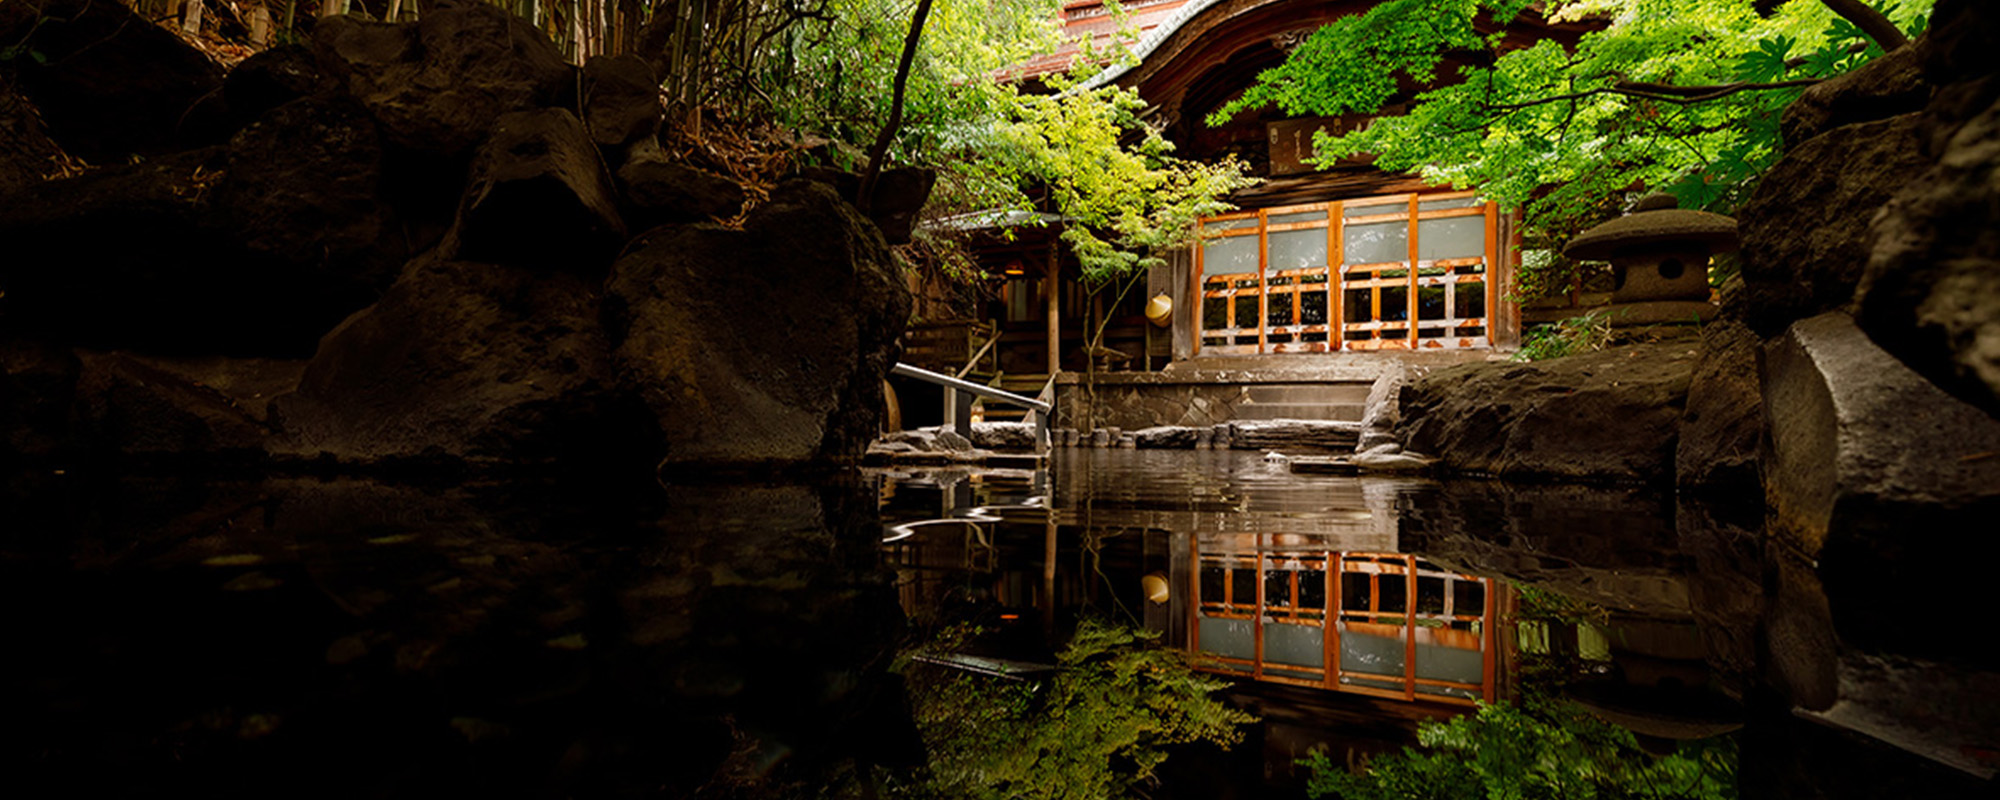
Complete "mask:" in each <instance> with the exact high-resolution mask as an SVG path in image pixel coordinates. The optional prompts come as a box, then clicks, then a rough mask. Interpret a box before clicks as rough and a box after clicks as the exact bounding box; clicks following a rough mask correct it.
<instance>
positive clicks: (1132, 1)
mask: <svg viewBox="0 0 2000 800" xmlns="http://www.w3.org/2000/svg"><path fill="white" fill-rule="evenodd" d="M1215 2H1217V0H1129V2H1126V3H1124V8H1125V14H1126V18H1127V20H1128V22H1129V24H1130V25H1131V27H1132V29H1133V31H1134V32H1135V33H1137V34H1138V35H1139V37H1140V39H1139V42H1138V45H1137V46H1136V48H1135V51H1136V52H1137V53H1138V54H1139V55H1140V57H1141V58H1143V57H1145V54H1146V53H1147V52H1150V51H1151V49H1152V45H1155V44H1157V42H1158V41H1159V40H1160V39H1164V38H1165V36H1166V34H1169V33H1172V32H1173V30H1174V29H1175V28H1177V27H1179V26H1180V25H1181V24H1182V23H1184V22H1186V21H1187V20H1188V19H1189V18H1191V17H1193V16H1194V14H1193V13H1192V12H1198V11H1200V10H1201V9H1203V8H1207V7H1208V6H1210V5H1213V4H1214V3H1215ZM1182 12H1190V13H1182ZM1062 14H1063V30H1062V37H1063V44H1062V46H1061V47H1060V48H1058V49H1057V50H1056V51H1055V52H1054V53H1050V54H1048V55H1045V56H1041V57H1039V58H1034V59H1030V60H1029V61H1027V62H1026V63H1023V64H1020V65H1018V66H1016V67H1014V68H1012V69H1009V70H1007V71H1006V72H1005V73H1004V74H1003V75H1002V76H1001V77H1002V78H1003V79H1007V80H1023V79H1027V78H1038V77H1041V76H1044V75H1050V74H1054V73H1057V72H1062V71H1063V70H1066V69H1069V67H1070V64H1071V62H1073V61H1075V60H1076V57H1077V54H1078V53H1080V52H1081V51H1082V47H1081V46H1080V44H1079V43H1080V42H1082V41H1083V40H1084V39H1085V38H1089V39H1091V40H1093V44H1095V45H1097V46H1098V47H1099V48H1100V49H1108V47H1109V46H1110V45H1111V43H1112V41H1113V38H1114V37H1115V36H1116V35H1117V33H1118V30H1119V23H1118V20H1116V19H1115V18H1113V17H1112V16H1111V10H1110V9H1108V8H1106V7H1105V5H1104V3H1103V0H1076V2H1070V3H1065V4H1064V5H1063V10H1062ZM1122 71H1123V70H1116V72H1122ZM1114 77H1115V76H1114ZM1103 80H1108V79H1107V78H1105V77H1104V76H1103V75H1102V74H1100V75H1099V76H1098V77H1097V78H1094V79H1092V81H1091V82H1092V83H1093V84H1096V83H1099V82H1101V81H1103Z"/></svg>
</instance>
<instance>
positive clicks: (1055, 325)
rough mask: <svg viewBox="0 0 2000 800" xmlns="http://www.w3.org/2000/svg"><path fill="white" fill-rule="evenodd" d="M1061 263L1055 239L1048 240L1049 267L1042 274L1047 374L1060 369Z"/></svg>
mask: <svg viewBox="0 0 2000 800" xmlns="http://www.w3.org/2000/svg"><path fill="white" fill-rule="evenodd" d="M1061 265H1062V251H1060V250H1057V249H1056V240H1054V239H1050V240H1049V269H1048V274H1047V275H1046V276H1044V278H1043V283H1044V284H1045V289H1044V292H1043V293H1044V294H1046V295H1048V318H1049V320H1048V322H1049V374H1050V375H1054V374H1056V373H1057V372H1060V371H1061V370H1062V280H1061V277H1060V275H1059V274H1058V270H1059V269H1060V267H1061Z"/></svg>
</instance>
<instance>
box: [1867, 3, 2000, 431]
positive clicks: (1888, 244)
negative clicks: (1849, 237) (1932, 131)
mask: <svg viewBox="0 0 2000 800" xmlns="http://www.w3.org/2000/svg"><path fill="white" fill-rule="evenodd" d="M1995 16H2000V15H1995ZM1994 36H1995V38H1996V39H2000V34H1995V35H1994ZM1992 44H1993V47H1995V48H2000V41H1995V42H1993V43H1992ZM1988 82H2000V78H1989V79H1988ZM1957 88H1964V87H1957ZM1937 122H1938V124H1939V129H1940V131H1941V134H1940V138H1941V139H1942V147H1943V149H1942V151H1941V152H1940V153H1939V155H1938V160H1937V164H1936V165H1935V166H1933V167H1931V168H1930V170H1929V171H1927V172H1925V173H1923V174H1921V175H1919V176H1916V177H1915V179H1914V180H1911V181H1909V183H1908V185H1907V186H1905V187H1904V188H1903V189H1902V191H1901V192H1900V193H1899V194H1897V195H1896V197H1895V199H1894V200H1892V201H1890V202H1889V203H1888V205H1887V206H1886V207H1885V208H1884V209H1883V211H1882V214H1881V216H1880V217H1878V218H1877V219H1876V220H1875V225H1874V226H1873V228H1871V229H1870V231H1869V234H1870V235H1871V236H1872V237H1873V238H1874V244H1875V247H1874V252H1873V253H1872V255H1871V257H1870V259H1869V260H1868V262H1867V272H1866V274H1865V275H1864V276H1863V277H1862V281H1861V286H1860V289H1859V291H1858V292H1857V301H1858V302H1857V315H1856V316H1857V318H1858V321H1859V322H1860V324H1861V327H1862V329H1863V330H1866V331H1867V332H1868V335H1869V336H1870V337H1871V338H1873V339H1874V340H1875V341H1876V342H1877V343H1878V344H1880V345H1881V346H1882V347H1883V348H1884V349H1886V350H1888V351H1889V352H1891V353H1893V354H1895V355H1896V357H1897V358H1899V359H1901V360H1902V361H1903V362H1904V363H1906V364H1908V365H1910V367H1911V368H1912V369H1915V370H1916V371H1917V372H1919V373H1921V374H1922V375H1923V376H1924V377H1926V378H1928V379H1930V380H1931V381H1932V382H1933V383H1936V384H1937V385H1938V386H1940V387H1942V388H1944V389H1945V390H1946V391H1948V392H1951V393H1952V394H1954V395H1956V396H1958V397H1959V398H1961V399H1963V400H1965V401H1966V402H1969V403H1972V404H1973V405H1976V406H1978V407H1980V408H1984V409H1985V410H1986V412H1987V413H1988V414H1993V415H1996V416H2000V225H1996V224H1995V219H1996V217H2000V97H1995V98H1993V102H1991V103H1990V104H1989V105H1988V106H1987V107H1986V108H1985V109H1984V110H1982V111H1980V112H1978V113H1977V114H1976V115H1974V116H1972V117H1971V118H1969V119H1967V120H1965V121H1963V122H1962V123H1959V124H1956V125H1951V124H1949V123H1950V122H1951V120H1950V119H1949V116H1948V115H1940V118H1939V119H1938V120H1937Z"/></svg>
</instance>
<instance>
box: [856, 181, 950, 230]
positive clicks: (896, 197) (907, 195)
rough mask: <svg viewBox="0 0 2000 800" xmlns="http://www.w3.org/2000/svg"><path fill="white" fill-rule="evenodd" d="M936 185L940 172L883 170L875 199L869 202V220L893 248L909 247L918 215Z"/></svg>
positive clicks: (876, 182) (877, 184)
mask: <svg viewBox="0 0 2000 800" xmlns="http://www.w3.org/2000/svg"><path fill="white" fill-rule="evenodd" d="M935 185H937V171H936V170H929V169H918V168H915V167H904V168H900V169H891V170H884V171H883V172H882V174H881V175H878V176H876V178H875V192H874V196H873V197H871V198H869V203H868V216H869V217H870V218H872V219H874V220H875V224H876V225H879V226H881V228H882V236H883V237H884V238H886V239H888V240H889V243H890V244H908V243H909V241H910V232H911V231H912V230H913V229H915V228H916V226H917V212H919V211H922V210H923V208H924V202H925V201H927V200H929V199H930V197H931V187H932V186H935Z"/></svg>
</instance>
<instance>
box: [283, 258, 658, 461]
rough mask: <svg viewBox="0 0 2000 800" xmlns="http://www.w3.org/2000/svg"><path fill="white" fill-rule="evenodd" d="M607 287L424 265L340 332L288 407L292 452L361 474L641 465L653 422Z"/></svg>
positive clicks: (487, 268)
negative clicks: (621, 385)
mask: <svg viewBox="0 0 2000 800" xmlns="http://www.w3.org/2000/svg"><path fill="white" fill-rule="evenodd" d="M597 314H598V292H597V289H596V288H595V286H593V285H592V284H591V283H589V282H586V281H584V280H583V279H581V278H578V277H576V276H574V275H570V274H567V273H563V272H554V271H543V270H528V269H522V268H517V267H507V266H500V265H494V264H478V263H471V262H463V261H443V260H437V259H431V258H425V259H420V260H418V261H417V262H415V263H413V264H411V265H410V268H409V269H408V271H407V272H405V273H404V275H403V277H402V279H401V280H399V281H397V282H396V284H395V285H394V286H392V287H390V289H389V291H388V292H387V293H386V294H385V295H383V297H382V300H381V301H380V302H378V303H376V304H375V305H373V306H370V307H369V308H367V309H365V310H363V311H361V312H360V313H357V314H355V315H354V316H353V317H351V318H349V319H348V320H347V321H346V322H344V323H342V324H341V325H340V327H338V328H335V329H334V330H333V331H332V332H331V333H328V334H327V335H326V337H325V339H324V340H322V341H321V343H320V348H319V353H318V354H317V355H315V356H313V359H312V362H311V363H310V365H308V366H307V368H306V371H305V375H304V377H303V378H302V380H301V381H300V385H299V390H298V391H297V392H296V393H294V394H292V395H289V396H286V397H283V398H280V399H279V400H278V402H277V412H276V413H277V415H278V416H279V418H280V420H281V425H282V427H283V429H284V431H285V433H286V435H287V436H288V437H289V438H290V442H289V443H288V444H286V445H285V449H287V450H289V451H292V452H295V453H297V454H300V455H304V456H313V455H316V454H319V453H327V454H330V455H332V456H333V457H335V458H337V459H339V460H341V461H344V462H352V463H357V464H368V463H370V462H379V461H382V460H384V459H405V458H432V459H444V460H451V461H454V462H457V461H463V462H467V463H470V464H471V465H472V466H475V467H481V466H496V467H497V466H533V465H536V464H542V465H547V464H551V463H558V462H561V463H566V464H570V465H572V466H573V467H574V468H576V469H588V468H598V467H602V468H607V469H608V468H617V467H629V466H631V465H632V464H633V463H634V460H635V459H641V458H642V457H643V456H645V455H646V454H648V453H649V452H650V450H651V449H652V448H653V443H654V441H655V440H656V437H655V435H654V434H653V433H652V432H651V424H652V423H651V418H650V416H649V415H647V414H646V413H645V412H644V410H643V409H642V408H640V407H639V406H638V405H637V404H636V403H627V402H624V401H623V400H622V397H623V396H622V395H621V394H620V392H619V391H618V389H617V387H616V385H615V384H614V381H613V379H612V369H611V360H610V352H611V351H610V347H609V346H608V345H607V344H606V342H605V340H604V337H603V335H602V333H601V332H600V330H599V328H598V324H597Z"/></svg>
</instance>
